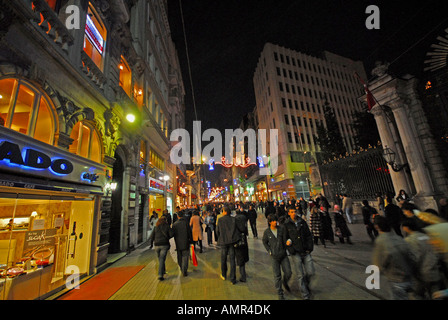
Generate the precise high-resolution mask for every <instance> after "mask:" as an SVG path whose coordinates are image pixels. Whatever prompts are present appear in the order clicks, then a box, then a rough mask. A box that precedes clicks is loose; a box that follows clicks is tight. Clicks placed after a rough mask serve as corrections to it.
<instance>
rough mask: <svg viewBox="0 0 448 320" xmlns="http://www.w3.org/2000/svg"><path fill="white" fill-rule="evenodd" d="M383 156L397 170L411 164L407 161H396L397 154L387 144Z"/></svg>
mask: <svg viewBox="0 0 448 320" xmlns="http://www.w3.org/2000/svg"><path fill="white" fill-rule="evenodd" d="M383 158H384V160H386V162H387V163H388V164H389V165H390V166H391V168H392V170H393V171H395V172H398V171H401V170H403V169H404V168H405V167H407V166H409V165H408V164H407V163H405V164H399V163H397V162H396V158H397V154H396V153H395V151H394V150H392V149H391V148H388V147H387V146H385V148H384V149H383Z"/></svg>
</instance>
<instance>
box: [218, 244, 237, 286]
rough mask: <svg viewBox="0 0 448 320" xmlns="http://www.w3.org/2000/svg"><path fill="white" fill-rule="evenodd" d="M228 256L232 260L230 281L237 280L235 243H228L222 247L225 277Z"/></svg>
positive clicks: (222, 270) (222, 271) (225, 275)
mask: <svg viewBox="0 0 448 320" xmlns="http://www.w3.org/2000/svg"><path fill="white" fill-rule="evenodd" d="M227 256H229V260H230V261H229V262H230V275H229V276H230V281H232V282H236V260H235V247H234V246H233V244H226V245H224V246H222V248H221V275H222V276H223V277H224V278H227Z"/></svg>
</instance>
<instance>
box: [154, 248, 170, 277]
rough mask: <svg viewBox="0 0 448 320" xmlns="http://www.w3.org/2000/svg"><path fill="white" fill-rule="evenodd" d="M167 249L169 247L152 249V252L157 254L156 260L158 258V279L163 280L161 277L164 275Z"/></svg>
mask: <svg viewBox="0 0 448 320" xmlns="http://www.w3.org/2000/svg"><path fill="white" fill-rule="evenodd" d="M169 249H170V246H155V247H154V250H155V251H156V253H157V258H159V278H163V275H164V274H165V260H166V255H167V253H168V250H169Z"/></svg>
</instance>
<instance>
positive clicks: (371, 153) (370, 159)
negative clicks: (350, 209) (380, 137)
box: [319, 146, 394, 201]
mask: <svg viewBox="0 0 448 320" xmlns="http://www.w3.org/2000/svg"><path fill="white" fill-rule="evenodd" d="M319 170H320V174H321V179H322V184H323V189H324V193H325V195H326V197H327V198H329V199H331V200H332V201H334V200H335V195H336V194H344V193H346V194H347V195H349V196H350V197H351V198H352V199H354V200H364V199H366V200H374V199H375V198H376V196H375V195H376V193H377V192H381V193H382V194H384V193H385V192H388V191H392V192H393V190H394V187H393V184H392V179H391V177H390V172H389V168H388V166H387V163H386V161H385V160H384V159H383V156H382V148H381V146H378V147H376V146H375V147H369V148H368V149H361V150H358V151H354V152H353V153H352V154H346V155H345V156H341V157H340V158H335V159H333V160H331V161H328V162H324V163H323V164H321V165H320V167H319Z"/></svg>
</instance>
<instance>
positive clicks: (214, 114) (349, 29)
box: [168, 0, 448, 132]
mask: <svg viewBox="0 0 448 320" xmlns="http://www.w3.org/2000/svg"><path fill="white" fill-rule="evenodd" d="M371 4H374V5H377V6H378V7H379V9H380V19H381V20H380V21H381V24H380V30H368V29H367V28H366V26H365V21H366V19H367V18H368V16H369V14H366V13H365V11H366V8H367V6H368V5H371ZM180 5H182V10H183V17H184V21H185V29H186V36H187V44H188V53H189V58H190V65H191V74H192V81H193V87H194V96H195V101H196V111H197V118H198V120H200V121H201V122H202V130H203V131H204V130H205V129H207V128H216V129H219V130H221V131H223V130H224V129H234V128H236V127H238V126H239V124H240V122H241V119H242V116H243V115H244V114H245V113H247V112H249V111H252V110H253V108H254V107H255V97H254V92H253V82H252V77H253V74H254V72H255V68H256V65H257V61H258V58H259V56H260V53H261V51H262V49H263V47H264V44H265V43H266V42H271V43H274V44H278V45H281V46H284V47H286V48H290V49H293V50H296V51H299V52H302V53H307V54H311V55H313V56H319V55H320V53H321V52H322V51H324V50H327V51H330V52H334V53H336V54H339V55H342V56H346V57H348V58H351V59H353V60H361V61H363V62H364V67H365V69H366V72H367V76H368V77H371V74H370V71H371V69H372V67H373V66H374V63H375V61H377V60H381V61H388V62H393V61H394V62H393V63H392V64H391V66H390V70H391V71H392V72H393V73H395V74H397V75H404V74H406V73H410V74H413V75H416V76H420V75H421V73H422V71H423V61H424V59H425V54H426V52H427V51H429V45H430V44H431V43H436V37H437V36H438V35H441V34H442V33H443V30H444V29H445V28H447V27H448V18H447V17H448V16H447V15H446V12H447V9H448V3H447V1H446V0H433V1H395V0H394V1H391V0H389V1H374V0H369V1H365V0H350V1H348V0H345V1H342V0H303V1H300V0H296V1H292V0H266V1H263V0H259V1H252V0H225V1H224V0H220V1H217V0H215V1H211V0H169V1H168V11H169V22H170V27H171V36H172V39H173V41H174V43H175V46H176V49H177V51H178V55H179V60H180V64H181V68H182V74H183V81H184V85H185V87H186V129H187V130H189V132H192V131H191V128H192V122H193V121H194V120H195V119H196V117H195V112H194V107H193V100H192V94H191V86H190V85H191V83H190V78H189V73H188V64H187V59H186V48H185V44H184V32H183V28H182V18H181V14H180ZM421 39H422V40H421ZM420 40H421V41H420ZM397 58H398V59H397ZM395 60H396V61H395Z"/></svg>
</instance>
